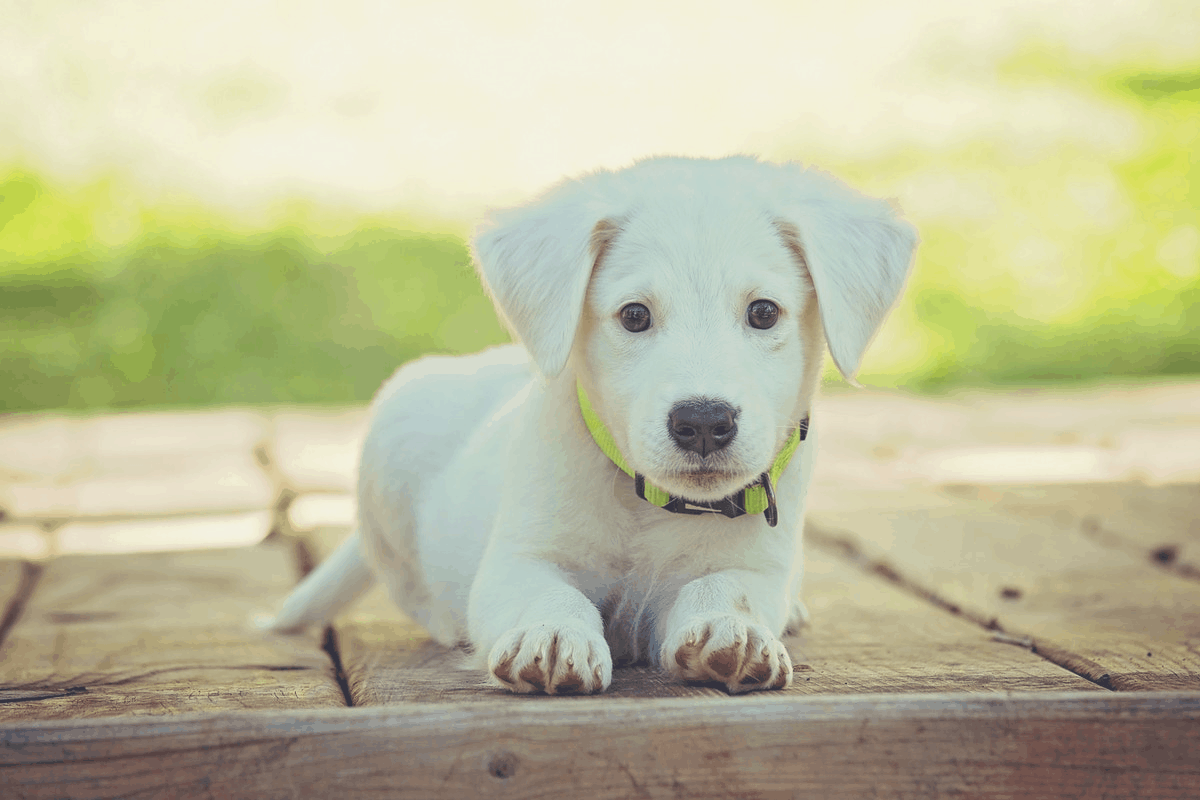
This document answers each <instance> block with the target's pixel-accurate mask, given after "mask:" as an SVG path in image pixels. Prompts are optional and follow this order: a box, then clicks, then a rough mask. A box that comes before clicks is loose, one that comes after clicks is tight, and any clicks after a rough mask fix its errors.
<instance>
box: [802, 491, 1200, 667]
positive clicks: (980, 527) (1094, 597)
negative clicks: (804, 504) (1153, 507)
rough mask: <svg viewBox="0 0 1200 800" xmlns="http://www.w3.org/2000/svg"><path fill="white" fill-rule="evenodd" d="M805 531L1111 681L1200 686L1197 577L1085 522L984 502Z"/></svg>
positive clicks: (875, 513)
mask: <svg viewBox="0 0 1200 800" xmlns="http://www.w3.org/2000/svg"><path fill="white" fill-rule="evenodd" d="M809 539H810V541H812V542H815V543H817V544H819V545H821V546H822V547H824V548H825V549H827V550H828V551H831V552H841V553H843V554H845V555H848V556H850V557H852V558H857V559H859V561H860V563H861V564H862V565H863V566H865V567H866V568H868V569H875V570H876V571H878V572H880V573H881V574H885V575H888V576H890V577H892V578H893V579H894V580H896V581H898V582H899V583H901V584H904V585H906V586H908V588H909V589H910V590H912V591H913V592H915V593H917V594H918V595H922V596H925V597H927V598H928V599H930V600H932V601H934V602H936V603H939V604H942V605H943V606H944V607H948V608H950V609H952V610H955V611H959V612H961V613H963V614H965V615H966V616H968V617H970V618H973V619H975V620H976V621H977V622H978V623H980V624H982V625H984V626H990V627H995V628H998V629H1002V630H1004V631H1006V632H1008V633H1010V634H1016V635H1028V636H1031V637H1032V639H1033V643H1034V646H1035V648H1036V650H1037V652H1038V653H1039V654H1041V655H1044V656H1046V657H1047V658H1049V659H1051V660H1053V661H1054V662H1055V663H1058V664H1061V665H1062V666H1064V667H1066V668H1068V669H1071V670H1072V671H1075V672H1077V673H1079V674H1081V675H1084V676H1086V677H1088V678H1089V679H1090V680H1093V681H1096V682H1097V683H1099V684H1101V685H1103V686H1108V687H1111V688H1114V689H1123V690H1124V689H1143V690H1152V689H1156V690H1169V689H1200V582H1197V581H1193V580H1188V579H1186V578H1184V577H1181V576H1179V575H1177V574H1174V573H1171V572H1167V571H1164V570H1161V569H1158V568H1156V566H1155V565H1154V564H1152V563H1150V561H1149V559H1145V558H1132V557H1131V556H1130V555H1129V554H1128V553H1127V552H1125V551H1124V550H1122V549H1118V548H1112V547H1108V546H1105V545H1104V544H1103V543H1101V542H1098V541H1097V540H1096V539H1095V538H1094V537H1093V536H1091V535H1090V534H1089V533H1088V532H1086V530H1085V528H1084V526H1080V525H1059V524H1056V523H1054V522H1051V521H1047V520H1043V519H1037V518H1032V517H1028V516H1022V517H1016V516H1012V515H1010V514H1007V513H1005V512H1003V511H991V512H986V513H985V510H981V508H980V507H979V506H978V504H977V503H971V502H950V503H948V504H936V505H932V506H931V507H928V508H915V509H914V508H909V509H903V510H890V501H889V500H888V499H887V498H886V497H884V498H882V499H880V498H872V497H871V496H870V495H869V494H864V495H863V497H862V499H861V509H860V510H857V511H840V512H835V511H822V512H820V513H818V514H815V515H814V517H813V524H812V525H811V526H810V533H809Z"/></svg>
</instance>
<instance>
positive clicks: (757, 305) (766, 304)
mask: <svg viewBox="0 0 1200 800" xmlns="http://www.w3.org/2000/svg"><path fill="white" fill-rule="evenodd" d="M746 319H747V320H748V321H749V322H750V327H752V328H758V329H759V330H766V329H767V328H770V327H771V326H772V325H774V324H775V323H776V322H778V321H779V306H777V305H775V304H774V303H772V302H771V301H770V300H755V301H754V302H753V303H751V304H750V307H749V308H747V309H746Z"/></svg>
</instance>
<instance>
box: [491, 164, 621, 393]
mask: <svg viewBox="0 0 1200 800" xmlns="http://www.w3.org/2000/svg"><path fill="white" fill-rule="evenodd" d="M605 178H606V176H605V175H593V176H590V177H589V178H585V179H584V180H582V181H568V182H566V183H562V184H559V185H558V186H557V187H555V188H554V189H552V190H550V192H548V193H547V194H545V195H544V196H542V197H541V198H539V199H538V200H536V201H534V202H533V203H531V204H530V205H528V206H523V207H521V208H515V209H511V210H508V211H502V212H497V213H495V214H493V215H491V217H490V219H489V220H488V222H487V223H485V224H484V226H483V227H482V228H481V229H480V230H479V231H478V232H477V233H476V235H475V240H474V249H475V260H476V263H477V264H478V265H479V276H480V278H481V279H482V280H483V284H484V286H485V287H486V288H487V290H488V293H489V294H490V295H491V296H492V300H493V302H494V303H495V305H496V309H497V310H498V311H499V312H500V315H501V316H502V317H503V318H504V321H505V322H506V323H507V324H508V327H509V329H510V330H511V331H512V332H513V334H514V335H515V336H516V337H517V339H519V340H520V341H521V343H522V344H523V345H525V348H526V349H527V350H528V351H529V353H530V355H531V356H532V357H533V360H534V363H535V364H537V366H538V369H539V370H540V371H541V372H542V374H544V375H546V376H548V377H553V376H555V375H557V374H558V373H559V372H561V371H562V369H563V367H564V366H565V365H566V363H567V357H568V355H570V352H571V344H572V342H573V341H574V340H575V330H576V329H577V328H578V327H579V319H580V316H581V314H582V313H583V302H584V298H585V297H586V295H587V288H588V281H589V280H590V278H591V275H592V269H593V268H594V267H595V265H596V262H597V260H598V259H599V258H600V256H601V255H602V254H603V251H604V248H605V247H606V246H607V245H608V242H609V241H611V239H612V237H613V235H615V231H616V226H615V223H613V222H611V221H610V219H609V215H610V214H611V212H612V209H611V207H610V206H609V204H608V203H607V202H606V201H605V200H604V199H603V196H602V195H601V193H600V191H599V189H600V186H598V184H600V183H602V182H603V181H604V179H605Z"/></svg>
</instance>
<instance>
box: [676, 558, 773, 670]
mask: <svg viewBox="0 0 1200 800" xmlns="http://www.w3.org/2000/svg"><path fill="white" fill-rule="evenodd" d="M777 583H778V582H777V581H776V580H775V579H773V578H771V577H769V576H766V575H762V574H759V573H754V572H749V571H746V570H725V571H722V572H715V573H712V574H710V575H704V576H702V577H700V578H696V579H695V580H693V581H690V582H689V583H686V584H684V586H683V588H682V589H680V590H679V594H678V596H677V597H676V598H675V603H674V605H673V606H672V607H671V610H670V613H668V614H667V617H666V624H665V625H664V627H663V632H664V636H663V638H662V642H663V646H662V650H661V651H660V653H659V661H660V663H661V665H662V666H663V668H664V669H666V670H667V671H668V672H670V673H671V674H672V675H674V676H675V677H676V678H679V679H681V680H685V681H717V682H719V683H723V684H725V688H726V689H728V690H729V692H730V693H731V694H736V693H740V692H748V691H753V690H755V689H784V688H787V687H788V686H790V685H791V683H792V659H791V657H790V656H789V655H788V652H787V648H785V647H784V646H783V643H782V642H780V641H779V638H778V633H779V632H780V631H782V628H783V620H784V617H785V616H786V613H787V611H786V609H787V605H788V604H787V600H788V598H787V588H786V585H787V584H786V581H784V582H783V583H780V584H779V585H776V584H777Z"/></svg>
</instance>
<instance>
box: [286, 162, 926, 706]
mask: <svg viewBox="0 0 1200 800" xmlns="http://www.w3.org/2000/svg"><path fill="white" fill-rule="evenodd" d="M915 242H916V235H915V232H914V230H913V229H912V227H911V226H909V225H908V224H907V223H905V222H903V221H902V220H900V219H898V218H897V217H896V216H895V214H894V213H893V211H892V209H891V208H890V207H889V205H888V204H887V203H885V202H882V201H879V200H873V199H869V198H866V197H863V196H862V195H860V194H858V193H856V192H854V191H853V190H851V189H849V188H848V187H846V186H845V185H843V184H841V183H839V182H838V181H836V180H834V179H833V178H831V177H830V176H828V175H826V174H823V173H821V172H817V171H815V170H812V169H805V168H803V167H800V166H798V165H793V164H786V165H780V166H776V165H771V164H765V163H760V162H757V161H755V160H753V159H748V158H729V159H723V160H716V161H707V160H692V159H677V158H662V159H651V160H647V161H642V162H640V163H638V164H636V165H635V166H633V167H631V168H629V169H626V170H622V171H619V172H600V173H596V174H593V175H589V176H587V177H585V178H583V179H581V180H571V181H567V182H565V183H563V184H560V185H559V186H557V187H555V188H554V189H552V190H551V191H550V192H549V193H547V194H546V195H544V196H543V197H541V198H540V199H538V200H536V201H534V202H533V203H532V204H530V205H528V206H526V207H523V208H518V209H514V210H511V211H507V212H503V213H500V214H497V215H495V217H494V219H493V220H492V221H491V223H490V225H489V226H488V227H486V228H485V229H484V230H483V231H482V232H481V233H480V234H479V235H478V236H477V237H476V240H475V250H476V255H477V260H478V264H479V271H480V274H481V276H482V278H483V281H484V283H485V284H486V286H487V288H488V289H489V290H490V292H491V295H492V297H493V299H494V301H495V303H496V307H497V309H498V310H499V312H500V314H501V315H502V316H503V317H504V319H505V320H506V322H507V323H508V325H509V326H510V328H511V329H512V331H513V333H514V334H515V336H516V338H517V339H519V340H520V342H521V344H522V345H523V347H517V346H508V347H500V348H496V349H493V350H489V351H486V352H484V353H480V354H478V355H474V356H469V357H463V358H448V357H431V358H424V359H421V360H418V361H415V362H413V363H410V364H407V365H405V366H404V367H403V368H401V369H400V370H399V371H398V372H397V373H396V375H395V376H394V377H393V378H392V379H391V380H390V381H389V382H388V383H387V384H386V385H385V386H384V387H383V389H382V390H381V391H380V393H379V395H378V397H377V398H376V400H375V404H374V420H373V422H372V424H371V428H370V431H369V432H368V434H367V439H366V445H365V447H364V450H363V457H362V463H361V470H360V476H359V489H358V493H359V496H358V500H359V523H358V531H357V535H356V536H354V537H351V539H350V540H348V541H347V543H346V544H345V545H343V546H342V547H341V549H339V550H338V551H337V552H336V553H335V554H334V555H333V556H332V557H331V558H330V559H329V560H328V561H327V562H326V563H324V564H322V565H321V566H320V568H318V569H317V570H316V571H315V572H314V573H313V574H312V575H310V576H309V577H308V578H307V579H306V580H305V581H304V582H303V583H301V585H300V586H299V587H298V588H297V589H296V591H295V592H294V593H293V595H292V597H290V598H289V599H288V601H287V602H286V603H285V605H284V607H283V609H282V611H281V613H280V615H279V616H278V618H277V619H276V621H275V623H274V627H275V628H276V629H278V630H290V629H295V628H298V627H301V626H303V625H305V624H308V623H313V622H319V621H324V620H327V619H328V618H330V617H331V616H332V615H333V614H334V613H336V612H337V611H338V610H339V609H340V608H341V607H342V606H344V605H345V604H346V603H348V602H349V601H351V600H352V599H354V598H355V597H356V596H357V594H358V593H359V592H361V591H362V590H363V589H365V588H366V587H367V586H368V585H369V584H370V583H371V581H372V579H373V577H377V578H379V579H381V580H383V582H384V583H385V584H386V585H387V588H388V590H389V592H390V594H391V597H392V598H393V599H394V601H395V602H396V604H397V605H399V606H400V608H402V609H403V610H404V611H406V612H407V613H408V614H409V615H411V616H412V617H413V618H414V619H416V620H417V621H418V622H420V623H421V624H422V625H424V626H425V627H426V628H428V630H429V632H430V634H431V635H432V636H433V637H434V638H435V639H436V640H437V641H439V642H441V643H443V644H446V645H451V646H453V645H459V644H466V645H467V646H468V647H469V648H471V649H472V650H473V651H474V653H475V654H476V657H477V659H478V662H477V663H478V666H480V667H484V666H486V669H487V670H488V672H489V674H490V675H491V677H492V679H493V680H494V681H496V682H498V683H499V684H501V685H503V686H505V687H508V688H509V689H511V690H513V691H516V692H546V693H547V694H565V693H589V692H599V691H603V690H604V689H605V688H606V687H608V685H609V682H610V680H611V678H612V669H613V664H614V662H615V663H617V664H620V663H632V662H638V661H649V662H651V663H653V664H657V665H659V666H660V667H661V668H662V669H665V670H667V671H668V672H670V673H671V674H672V675H675V676H676V677H677V678H679V679H682V680H688V681H691V680H699V681H716V682H719V683H721V684H724V685H725V687H726V688H727V689H728V690H729V691H730V692H741V691H747V690H751V689H778V688H782V687H786V686H788V685H789V684H790V683H791V680H792V664H791V660H790V658H789V657H788V653H787V650H786V649H785V648H784V646H783V644H781V643H780V641H779V637H780V636H781V635H783V634H784V632H785V631H786V630H788V629H790V628H794V627H795V626H796V625H798V624H799V623H800V622H801V620H802V619H803V617H804V610H803V606H802V605H801V604H800V600H799V591H800V576H801V570H802V552H801V531H802V526H803V513H804V495H805V489H806V487H807V484H808V480H809V476H810V475H811V474H812V469H813V450H814V444H815V442H814V440H815V433H816V430H817V429H818V428H819V427H820V422H819V416H818V417H814V419H813V425H812V428H811V429H809V428H808V424H807V421H808V418H809V415H810V413H811V403H812V399H813V395H814V393H815V391H816V388H817V385H818V382H819V380H820V376H821V367H822V362H823V359H824V349H825V346H826V344H828V347H829V350H830V352H831V353H832V355H833V359H834V362H835V363H836V364H837V366H838V368H839V369H840V370H841V372H842V373H843V374H844V375H846V376H847V377H850V376H852V375H853V374H854V372H855V371H856V370H857V368H858V365H859V361H860V359H861V357H862V355H863V351H864V350H865V348H866V347H867V344H868V343H869V341H870V340H871V338H872V336H873V335H874V334H875V332H876V330H877V329H878V328H879V325H880V323H881V322H882V321H883V318H884V316H885V314H886V313H887V311H888V309H889V308H890V307H891V305H892V304H893V302H894V301H895V299H896V297H897V296H898V295H899V293H900V290H901V288H902V286H903V284H904V281H905V277H906V275H907V273H908V270H909V264H910V262H911V258H912V252H913V248H914V245H915ZM806 432H807V436H806V437H805V435H804V434H805V433H806ZM704 506H709V507H711V510H706V509H704ZM713 511H715V512H716V513H713ZM743 512H744V513H743ZM368 565H369V566H368Z"/></svg>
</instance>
